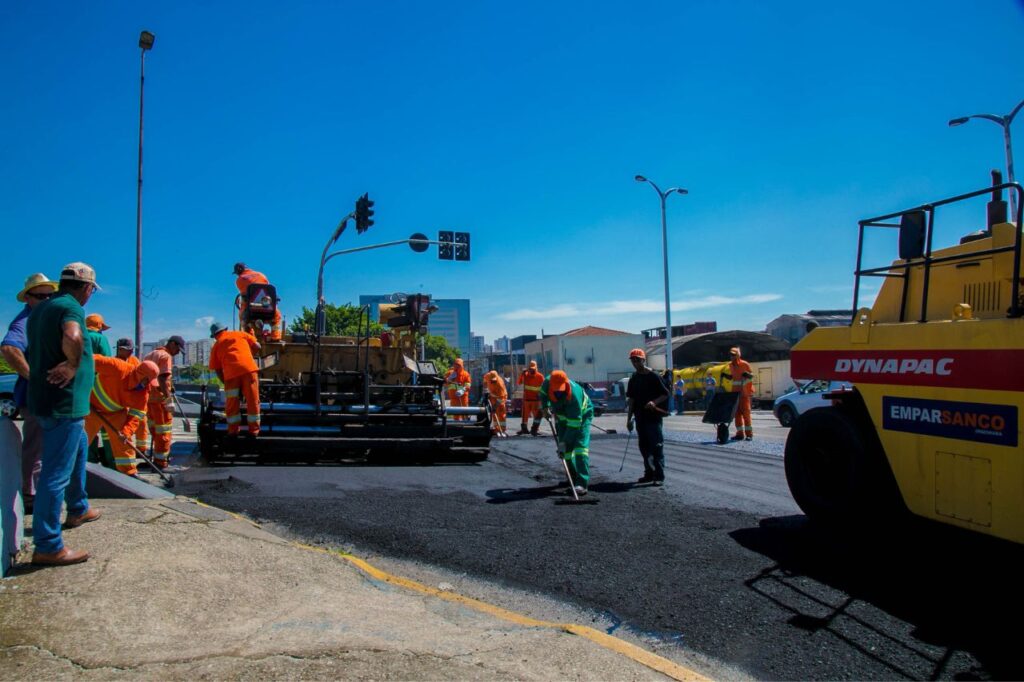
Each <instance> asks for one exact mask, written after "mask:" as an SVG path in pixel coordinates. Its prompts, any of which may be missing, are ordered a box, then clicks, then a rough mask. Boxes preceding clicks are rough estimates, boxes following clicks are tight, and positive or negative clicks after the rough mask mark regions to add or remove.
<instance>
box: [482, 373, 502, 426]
mask: <svg viewBox="0 0 1024 682" xmlns="http://www.w3.org/2000/svg"><path fill="white" fill-rule="evenodd" d="M484 387H485V388H486V389H487V398H488V400H490V403H491V414H492V415H493V417H492V424H491V433H492V434H494V435H495V436H497V437H498V438H507V437H508V432H507V431H506V429H505V417H506V415H507V414H508V410H507V408H506V405H505V403H506V402H507V401H508V390H507V389H506V388H505V380H504V379H502V378H501V377H500V376H498V373H497V372H495V371H494V370H491V371H490V372H488V373H487V374H485V375H484Z"/></svg>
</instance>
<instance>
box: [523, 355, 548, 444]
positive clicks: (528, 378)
mask: <svg viewBox="0 0 1024 682" xmlns="http://www.w3.org/2000/svg"><path fill="white" fill-rule="evenodd" d="M516 383H518V384H519V385H520V386H522V387H523V423H522V424H521V425H520V426H519V435H524V434H525V433H526V420H527V419H529V418H530V417H531V416H532V417H533V426H532V427H530V435H531V436H536V435H539V433H540V386H541V384H543V383H544V375H543V374H541V373H540V372H539V371H537V363H536V361H534V360H530V366H529V367H527V368H526V369H524V370H523V371H522V372H520V374H519V380H518V381H517V382H516Z"/></svg>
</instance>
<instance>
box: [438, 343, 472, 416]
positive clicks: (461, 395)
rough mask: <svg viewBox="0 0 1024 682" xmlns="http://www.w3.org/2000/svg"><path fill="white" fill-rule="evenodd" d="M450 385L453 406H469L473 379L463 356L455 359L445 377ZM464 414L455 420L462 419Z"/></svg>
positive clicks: (449, 396) (449, 393)
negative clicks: (466, 368) (463, 360)
mask: <svg viewBox="0 0 1024 682" xmlns="http://www.w3.org/2000/svg"><path fill="white" fill-rule="evenodd" d="M444 381H445V384H447V386H448V404H449V405H451V406H452V407H469V389H470V387H471V386H472V383H473V380H472V378H470V376H469V372H467V371H466V370H465V369H464V368H463V365H462V358H458V359H457V360H455V363H454V364H453V365H452V368H451V370H450V371H449V372H448V374H447V375H446V376H445V378H444ZM463 419H465V417H464V416H461V415H460V416H456V417H455V421H462V420H463Z"/></svg>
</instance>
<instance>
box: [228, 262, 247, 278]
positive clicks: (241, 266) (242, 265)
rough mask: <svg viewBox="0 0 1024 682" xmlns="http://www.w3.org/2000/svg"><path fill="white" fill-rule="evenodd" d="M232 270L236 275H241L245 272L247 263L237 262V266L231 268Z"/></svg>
mask: <svg viewBox="0 0 1024 682" xmlns="http://www.w3.org/2000/svg"><path fill="white" fill-rule="evenodd" d="M231 272H233V273H235V274H236V275H241V274H242V273H243V272H245V263H243V262H241V261H239V262H237V263H235V267H234V268H233V269H232V270H231Z"/></svg>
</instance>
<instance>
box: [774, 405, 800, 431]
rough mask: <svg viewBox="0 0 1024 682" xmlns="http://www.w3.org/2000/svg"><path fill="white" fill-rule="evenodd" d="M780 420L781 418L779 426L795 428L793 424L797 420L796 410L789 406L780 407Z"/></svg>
mask: <svg viewBox="0 0 1024 682" xmlns="http://www.w3.org/2000/svg"><path fill="white" fill-rule="evenodd" d="M778 418H779V424H781V425H782V426H784V427H787V428H788V427H790V426H793V422H795V421H796V418H797V413H796V410H795V409H793V406H792V405H789V404H782V405H779V417H778Z"/></svg>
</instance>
